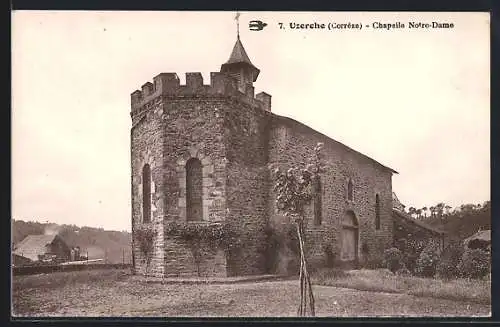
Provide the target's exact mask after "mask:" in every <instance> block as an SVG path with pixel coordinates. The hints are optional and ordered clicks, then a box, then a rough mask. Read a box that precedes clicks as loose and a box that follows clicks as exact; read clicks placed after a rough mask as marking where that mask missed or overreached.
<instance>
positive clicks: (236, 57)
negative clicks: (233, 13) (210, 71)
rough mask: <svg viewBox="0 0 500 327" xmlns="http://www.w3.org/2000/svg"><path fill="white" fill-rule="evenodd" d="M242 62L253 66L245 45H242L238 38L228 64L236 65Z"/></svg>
mask: <svg viewBox="0 0 500 327" xmlns="http://www.w3.org/2000/svg"><path fill="white" fill-rule="evenodd" d="M241 62H245V63H247V64H250V65H252V66H253V64H252V62H251V61H250V58H249V57H248V55H247V52H246V51H245V48H244V47H243V44H242V43H241V40H240V38H239V37H238V39H237V40H236V43H235V44H234V47H233V52H231V56H230V57H229V60H228V61H227V62H226V64H236V63H241Z"/></svg>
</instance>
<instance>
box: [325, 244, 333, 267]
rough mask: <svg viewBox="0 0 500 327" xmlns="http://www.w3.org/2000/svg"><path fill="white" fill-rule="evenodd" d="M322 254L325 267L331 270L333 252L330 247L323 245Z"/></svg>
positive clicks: (329, 245)
mask: <svg viewBox="0 0 500 327" xmlns="http://www.w3.org/2000/svg"><path fill="white" fill-rule="evenodd" d="M323 253H324V254H325V266H326V267H328V268H332V267H333V265H334V262H335V253H334V252H333V249H332V245H331V244H330V243H329V242H328V243H323Z"/></svg>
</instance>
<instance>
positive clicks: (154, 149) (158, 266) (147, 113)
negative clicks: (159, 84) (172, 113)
mask: <svg viewBox="0 0 500 327" xmlns="http://www.w3.org/2000/svg"><path fill="white" fill-rule="evenodd" d="M163 104H164V103H163V100H162V99H161V98H158V99H155V100H154V101H152V102H150V103H149V104H148V105H147V106H145V107H143V108H141V111H140V112H139V113H138V114H137V115H136V116H135V117H133V118H134V119H133V122H132V124H133V125H132V130H131V160H132V178H131V179H132V185H131V186H132V242H133V249H132V251H133V255H134V261H135V267H134V269H135V272H136V273H141V274H146V273H147V274H151V275H155V276H162V275H163V274H164V264H163V262H164V256H165V252H164V246H163V245H164V244H163V231H164V229H163V216H164V214H165V208H166V206H165V193H164V178H163V177H164V174H163V169H164V163H163V139H164V135H165V122H164V121H163V120H162V119H161V116H162V114H163ZM145 164H149V165H150V167H151V222H150V223H143V217H142V215H143V211H142V204H143V201H142V184H143V181H142V168H143V167H144V165H145ZM144 225H150V226H151V227H153V228H154V229H155V230H156V232H157V235H156V237H155V239H154V250H153V253H152V255H151V260H150V263H149V264H148V260H147V258H146V257H145V256H144V255H143V254H142V253H141V251H140V250H139V245H138V240H137V239H136V238H137V237H136V236H135V234H134V231H135V230H136V229H138V228H141V227H145V226H144Z"/></svg>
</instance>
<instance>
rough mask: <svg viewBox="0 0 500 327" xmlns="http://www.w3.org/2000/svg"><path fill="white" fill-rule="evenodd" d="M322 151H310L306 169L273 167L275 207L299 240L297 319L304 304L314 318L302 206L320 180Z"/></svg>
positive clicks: (307, 201)
mask: <svg viewBox="0 0 500 327" xmlns="http://www.w3.org/2000/svg"><path fill="white" fill-rule="evenodd" d="M322 147H323V144H322V143H318V144H317V145H316V146H315V147H314V149H313V155H312V157H311V158H310V163H309V164H308V165H307V166H306V167H300V166H294V167H291V168H289V169H288V170H287V171H282V170H281V169H280V167H275V169H274V171H273V175H274V181H275V183H274V191H275V192H276V207H277V208H278V210H279V211H280V212H282V213H283V214H284V215H285V216H289V217H291V218H292V219H293V220H294V223H295V227H296V233H297V237H298V240H299V250H300V271H299V275H300V304H299V308H298V312H297V313H298V315H299V316H305V315H307V307H308V304H309V313H310V315H311V316H315V308H314V294H313V291H312V287H311V279H310V275H309V272H308V270H307V259H306V255H305V252H304V236H305V235H304V215H305V206H306V205H308V204H309V203H310V202H311V200H312V184H313V182H314V181H316V180H317V179H319V178H320V173H321V172H323V171H324V167H323V160H322V155H321V150H322Z"/></svg>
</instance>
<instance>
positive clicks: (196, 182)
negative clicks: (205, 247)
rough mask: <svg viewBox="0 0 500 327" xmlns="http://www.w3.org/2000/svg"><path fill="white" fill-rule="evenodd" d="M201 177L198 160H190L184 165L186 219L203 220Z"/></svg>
mask: <svg viewBox="0 0 500 327" xmlns="http://www.w3.org/2000/svg"><path fill="white" fill-rule="evenodd" d="M202 181H203V176H202V168H201V162H200V160H199V159H196V158H191V159H189V160H188V162H187V163H186V219H187V220H190V221H198V220H203V200H202V198H203V184H202Z"/></svg>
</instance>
